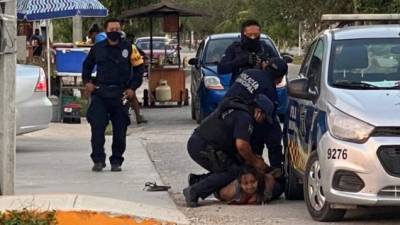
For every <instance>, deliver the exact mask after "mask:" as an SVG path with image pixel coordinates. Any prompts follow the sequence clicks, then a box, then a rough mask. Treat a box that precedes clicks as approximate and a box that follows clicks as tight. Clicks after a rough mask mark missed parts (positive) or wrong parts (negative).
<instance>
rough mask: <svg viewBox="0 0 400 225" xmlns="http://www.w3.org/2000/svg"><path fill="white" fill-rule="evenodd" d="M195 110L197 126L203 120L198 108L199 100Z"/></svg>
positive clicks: (202, 114)
mask: <svg viewBox="0 0 400 225" xmlns="http://www.w3.org/2000/svg"><path fill="white" fill-rule="evenodd" d="M195 108H196V110H195V114H196V122H197V123H198V124H200V123H201V121H202V120H203V119H204V113H203V112H202V110H201V106H200V100H199V101H197V102H196V107H195Z"/></svg>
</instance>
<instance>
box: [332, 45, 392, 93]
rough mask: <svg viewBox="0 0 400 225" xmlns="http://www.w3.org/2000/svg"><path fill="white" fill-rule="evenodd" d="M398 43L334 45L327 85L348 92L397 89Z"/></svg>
mask: <svg viewBox="0 0 400 225" xmlns="http://www.w3.org/2000/svg"><path fill="white" fill-rule="evenodd" d="M399 61H400V39H382V38H380V39H357V40H340V41H335V42H334V43H333V46H332V53H331V62H330V69H329V78H328V81H329V84H330V85H332V86H335V87H338V88H350V89H396V88H398V87H399V86H400V64H399Z"/></svg>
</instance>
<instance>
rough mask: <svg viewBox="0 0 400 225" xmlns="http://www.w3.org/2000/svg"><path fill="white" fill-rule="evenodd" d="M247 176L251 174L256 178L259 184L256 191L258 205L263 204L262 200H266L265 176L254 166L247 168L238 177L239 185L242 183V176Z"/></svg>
mask: <svg viewBox="0 0 400 225" xmlns="http://www.w3.org/2000/svg"><path fill="white" fill-rule="evenodd" d="M246 174H251V175H253V176H254V177H255V178H256V180H257V183H258V184H257V191H256V195H257V203H262V199H264V191H265V178H264V174H261V173H260V172H258V171H257V170H256V169H255V168H254V167H252V166H245V167H244V168H243V169H242V170H241V171H240V173H239V177H238V181H239V184H240V183H241V180H242V176H244V175H246Z"/></svg>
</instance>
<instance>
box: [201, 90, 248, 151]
mask: <svg viewBox="0 0 400 225" xmlns="http://www.w3.org/2000/svg"><path fill="white" fill-rule="evenodd" d="M235 110H240V111H244V112H247V113H249V114H250V110H249V106H248V104H246V102H245V101H244V100H242V99H240V98H238V97H232V98H226V99H224V100H223V101H222V102H221V103H220V104H219V106H218V107H217V109H216V110H215V111H214V112H213V113H211V114H210V115H209V116H208V117H207V118H206V119H204V121H203V122H202V123H201V124H200V126H199V127H198V128H197V129H196V131H197V133H198V134H199V135H200V136H201V137H202V138H203V139H204V140H205V141H206V142H207V144H209V145H211V146H212V147H214V148H215V149H216V150H222V151H224V152H226V153H231V152H232V151H233V149H234V148H235V145H234V140H233V124H228V123H227V121H226V120H225V119H226V118H227V116H228V115H230V114H231V113H232V112H234V111H235Z"/></svg>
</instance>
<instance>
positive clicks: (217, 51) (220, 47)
mask: <svg viewBox="0 0 400 225" xmlns="http://www.w3.org/2000/svg"><path fill="white" fill-rule="evenodd" d="M261 40H262V41H264V42H265V43H267V45H269V46H271V47H272V49H274V51H276V48H275V47H274V45H273V44H272V42H271V40H269V39H265V38H263V39H261ZM234 41H240V39H239V38H224V39H214V40H210V41H208V42H207V48H206V52H205V56H204V62H205V64H213V65H217V64H218V63H219V62H220V61H221V58H222V56H223V55H224V54H225V50H226V49H227V48H228V46H229V45H231V44H232V43H233V42H234ZM276 54H277V53H276Z"/></svg>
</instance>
